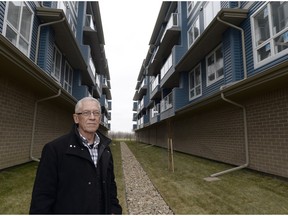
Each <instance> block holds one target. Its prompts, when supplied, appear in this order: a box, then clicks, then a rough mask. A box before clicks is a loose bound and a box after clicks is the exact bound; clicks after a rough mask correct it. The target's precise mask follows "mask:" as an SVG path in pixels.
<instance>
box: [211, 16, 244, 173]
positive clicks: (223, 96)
mask: <svg viewBox="0 0 288 216" xmlns="http://www.w3.org/2000/svg"><path fill="white" fill-rule="evenodd" d="M217 20H218V21H219V22H222V23H224V24H226V25H229V26H231V27H233V28H236V29H238V30H239V31H241V40H242V58H243V70H244V78H243V80H245V79H247V67H246V50H245V35H244V30H243V29H242V28H240V27H238V26H235V25H233V24H231V23H228V22H226V21H223V20H221V19H220V18H219V16H217ZM224 87H225V86H221V87H220V91H221V98H222V100H224V101H226V102H228V103H230V104H233V105H235V106H237V107H240V108H241V109H242V110H243V122H244V139H245V160H246V162H245V164H243V165H240V166H238V167H234V168H231V169H228V170H224V171H222V172H218V173H214V174H211V175H210V177H217V176H219V175H223V174H226V173H229V172H233V171H236V170H239V169H243V168H246V167H248V165H249V142H248V129H247V114H246V108H245V106H243V105H241V104H238V103H236V102H234V101H232V100H229V99H227V98H225V95H224V92H223V89H224Z"/></svg>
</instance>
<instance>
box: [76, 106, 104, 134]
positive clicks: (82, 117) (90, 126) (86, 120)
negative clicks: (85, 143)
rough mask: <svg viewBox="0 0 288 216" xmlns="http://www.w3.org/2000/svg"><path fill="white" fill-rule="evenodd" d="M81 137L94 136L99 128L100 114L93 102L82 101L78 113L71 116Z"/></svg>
mask: <svg viewBox="0 0 288 216" xmlns="http://www.w3.org/2000/svg"><path fill="white" fill-rule="evenodd" d="M73 117H74V122H75V123H76V124H78V125H79V132H80V133H81V134H82V135H86V134H94V133H95V132H96V130H97V129H98V127H99V124H100V119H101V114H100V110H99V107H98V105H97V103H96V102H95V101H83V102H82V107H81V109H80V110H79V112H78V113H75V114H74V115H73Z"/></svg>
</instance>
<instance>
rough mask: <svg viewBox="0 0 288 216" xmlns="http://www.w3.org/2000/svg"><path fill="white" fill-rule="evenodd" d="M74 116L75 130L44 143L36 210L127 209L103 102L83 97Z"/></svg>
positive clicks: (110, 211) (34, 202)
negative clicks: (102, 127)
mask: <svg viewBox="0 0 288 216" xmlns="http://www.w3.org/2000/svg"><path fill="white" fill-rule="evenodd" d="M73 118H74V122H75V125H74V127H73V129H72V131H71V132H70V133H69V134H66V135H64V136H62V137H60V138H58V139H55V140H53V141H52V142H50V143H48V144H46V145H45V146H44V148H43V151H42V156H41V161H40V164H39V167H38V170H37V174H36V178H35V183H34V188H33V192H32V200H31V206H30V214H121V213H122V208H121V206H120V205H119V201H118V199H117V187H116V183H115V179H114V166H113V158H112V154H111V151H110V148H109V146H108V145H109V144H110V142H111V140H110V139H108V138H107V137H105V136H104V135H102V134H101V133H100V132H99V131H98V127H99V124H100V121H101V105H100V103H99V102H98V100H96V99H95V98H93V97H85V98H83V99H81V100H79V101H78V103H77V104H76V106H75V113H74V114H73Z"/></svg>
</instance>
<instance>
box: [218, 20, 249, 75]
mask: <svg viewBox="0 0 288 216" xmlns="http://www.w3.org/2000/svg"><path fill="white" fill-rule="evenodd" d="M217 20H218V21H219V22H222V23H224V24H226V25H229V26H231V27H233V28H236V29H238V30H239V31H241V40H242V61H243V70H244V79H246V78H247V67H246V49H245V35H244V30H243V29H242V28H240V27H238V26H235V25H233V24H231V23H228V22H226V21H224V20H221V19H220V18H219V16H217Z"/></svg>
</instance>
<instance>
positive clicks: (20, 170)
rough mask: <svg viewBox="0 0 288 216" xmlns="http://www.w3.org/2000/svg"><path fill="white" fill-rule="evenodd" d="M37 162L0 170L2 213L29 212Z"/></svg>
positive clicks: (0, 209) (0, 211) (0, 205)
mask: <svg viewBox="0 0 288 216" xmlns="http://www.w3.org/2000/svg"><path fill="white" fill-rule="evenodd" d="M36 168H37V163H36V162H33V163H27V164H24V165H21V166H17V167H13V168H10V169H5V170H2V171H1V172H0V203H1V204H0V213H1V214H28V213H29V207H30V201H31V193H32V188H33V184H34V178H35V173H36Z"/></svg>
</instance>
